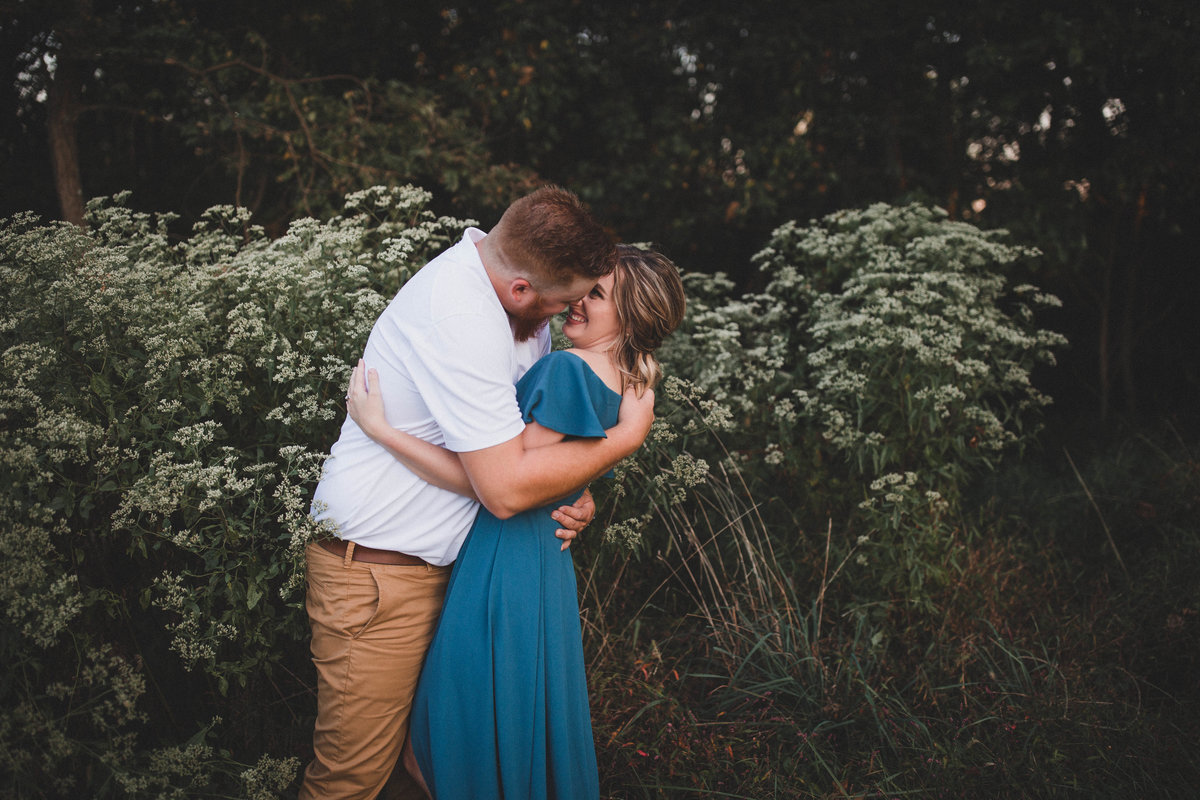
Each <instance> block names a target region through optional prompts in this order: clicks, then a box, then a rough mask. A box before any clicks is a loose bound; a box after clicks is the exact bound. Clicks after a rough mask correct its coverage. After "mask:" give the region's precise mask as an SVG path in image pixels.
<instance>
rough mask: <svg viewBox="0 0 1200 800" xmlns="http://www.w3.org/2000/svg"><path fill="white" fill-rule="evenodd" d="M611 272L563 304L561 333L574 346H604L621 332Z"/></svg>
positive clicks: (612, 342) (606, 346) (601, 347)
mask: <svg viewBox="0 0 1200 800" xmlns="http://www.w3.org/2000/svg"><path fill="white" fill-rule="evenodd" d="M612 289H613V275H612V273H611V272H610V273H609V274H608V275H605V276H604V277H603V278H601V279H600V280H599V282H597V283H596V285H595V286H593V287H592V289H591V291H589V292H588V293H587V294H586V295H584V296H583V298H582V299H580V300H578V301H576V302H574V303H571V304H570V305H569V306H567V318H566V320H565V321H564V322H563V328H562V330H563V335H564V336H566V337H567V338H568V339H570V340H571V344H573V345H574V346H575V347H578V348H581V349H586V350H605V349H607V348H608V347H610V346H612V345H614V344H616V342H617V340H618V339H619V337H620V333H621V323H620V321H619V320H618V319H617V307H616V305H615V304H614V303H613V297H612Z"/></svg>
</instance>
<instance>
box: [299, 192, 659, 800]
mask: <svg viewBox="0 0 1200 800" xmlns="http://www.w3.org/2000/svg"><path fill="white" fill-rule="evenodd" d="M615 259H616V250H615V247H614V246H613V244H612V243H611V241H610V240H609V239H608V237H607V235H606V234H605V233H604V231H603V229H602V228H600V226H599V225H598V224H597V223H596V222H595V220H593V219H592V218H591V216H590V215H589V214H588V213H587V212H586V211H585V210H584V209H583V207H582V205H581V204H580V203H579V201H578V199H577V198H576V197H575V196H574V195H572V194H571V193H569V192H566V191H564V190H562V189H558V188H555V187H547V188H544V189H541V190H538V191H537V192H534V193H533V194H531V195H529V196H527V197H524V198H522V199H520V200H518V201H516V202H515V203H513V204H512V206H510V207H509V208H508V210H506V211H505V213H504V215H503V216H502V217H501V219H500V222H499V223H497V224H496V226H495V227H494V228H493V229H492V231H491V232H490V233H488V234H486V235H485V234H484V233H483V232H482V231H480V230H478V229H475V228H471V229H468V230H467V231H466V233H465V234H464V236H463V238H462V240H461V241H460V242H459V243H458V244H456V245H455V246H453V247H451V248H450V249H449V250H447V251H446V252H444V253H442V254H441V255H439V256H438V257H437V258H435V259H433V260H432V261H431V262H430V263H429V264H428V265H426V266H425V267H424V268H423V269H421V270H420V271H419V272H418V273H417V274H416V275H415V276H414V277H413V278H412V279H411V280H409V281H408V283H406V284H405V286H404V287H403V288H402V289H401V290H400V292H399V293H398V294H397V295H396V297H395V298H394V299H393V300H392V302H391V304H390V305H389V306H388V308H387V309H386V310H385V311H384V312H383V314H382V315H381V316H380V318H379V320H378V321H377V322H376V324H375V327H374V328H373V329H372V331H371V336H370V338H369V339H368V341H367V346H366V351H365V353H364V358H365V360H366V362H367V363H368V364H370V365H371V366H372V367H374V368H376V369H377V370H378V371H379V376H380V380H381V385H382V386H384V387H385V394H384V406H385V410H386V413H387V417H388V422H389V424H391V425H392V426H394V427H396V428H400V429H402V430H406V431H408V432H409V433H413V434H415V435H417V436H420V437H422V438H424V439H426V440H428V441H431V442H434V443H436V444H439V445H443V446H445V447H446V448H448V449H449V450H452V451H455V452H456V453H458V454H459V457H460V458H461V460H462V463H463V466H464V467H465V468H466V471H467V473H468V475H469V477H470V480H471V484H472V487H473V488H474V490H475V494H476V496H477V497H478V498H479V501H480V502H481V503H482V504H483V505H485V506H487V508H488V510H490V511H491V512H492V513H494V514H496V515H497V516H499V517H502V518H503V517H508V516H511V515H512V514H515V513H519V512H520V511H524V510H526V509H529V508H535V507H538V506H541V505H544V504H546V503H549V502H551V501H552V500H554V499H555V498H558V497H563V496H565V495H567V494H569V493H570V492H572V491H573V490H575V489H577V488H578V487H580V486H583V485H585V484H587V483H588V482H589V481H590V480H592V479H593V478H595V477H598V476H600V475H602V474H603V473H605V472H606V471H608V469H609V468H611V466H612V465H613V464H615V463H616V462H617V461H619V460H621V459H622V458H624V457H625V456H627V455H629V454H631V453H632V452H633V451H634V450H636V449H637V447H638V446H639V445H640V443H641V441H642V439H643V438H644V437H645V435H646V432H647V430H648V429H649V426H650V423H651V421H652V419H653V398H652V397H646V398H642V399H641V400H639V399H637V398H635V397H633V395H632V394H628V395H627V396H626V397H625V398H624V400H623V402H622V407H621V419H620V422H619V423H618V424H617V426H616V427H615V428H612V429H611V430H610V431H609V432H608V437H607V438H605V439H596V440H576V441H568V442H562V443H560V444H556V445H553V446H551V447H541V448H537V449H535V450H528V451H527V450H525V449H524V447H523V445H522V443H521V435H520V434H521V431H522V430H523V428H524V423H523V421H522V419H521V414H520V409H519V407H518V405H517V401H516V393H515V389H514V384H515V383H516V381H517V379H518V378H520V376H521V375H522V374H524V372H525V370H527V369H528V368H529V367H530V366H531V365H532V364H533V362H534V361H536V360H537V359H538V358H540V357H541V356H542V355H544V354H545V353H546V352H548V351H549V349H550V338H549V333H548V331H547V326H546V322H547V320H548V319H549V318H550V317H551V316H553V315H554V314H557V313H560V312H561V311H564V310H565V309H566V307H567V305H568V304H569V303H571V302H574V301H575V300H578V299H579V298H581V297H582V296H583V295H584V294H586V293H587V292H588V291H589V290H590V289H591V288H592V287H593V286H594V285H595V283H596V281H597V280H598V278H600V277H602V276H603V275H605V274H607V273H608V272H610V271H611V270H612V269H613V266H614V264H615ZM648 394H649V393H648ZM313 509H314V515H315V516H316V517H317V518H318V519H320V520H328V521H330V522H332V523H333V524H335V525H336V527H337V530H338V534H339V539H338V540H335V541H333V542H322V543H319V544H313V545H310V546H309V549H308V553H307V557H308V576H309V589H308V600H307V608H308V613H309V619H310V622H311V624H312V630H313V639H312V652H313V663H314V664H315V665H316V667H317V724H316V730H315V731H314V734H313V746H314V750H315V753H316V757H315V758H314V760H313V761H312V763H311V764H310V765H309V767H308V769H307V770H306V773H305V778H304V784H303V786H302V788H301V792H300V797H301V798H317V797H320V798H334V797H336V798H364V800H366V799H367V798H373V797H375V796H376V795H377V794H378V793H379V791H380V789H381V788H382V787H383V785H384V783H385V782H386V781H387V779H388V776H389V774H390V773H391V771H392V769H393V767H394V765H395V764H396V761H397V757H398V756H399V754H400V752H401V746H402V744H403V742H404V738H405V735H406V733H407V727H408V712H409V707H410V705H411V701H412V696H413V693H414V691H415V688H416V682H417V678H418V676H419V673H420V669H421V662H422V659H423V658H424V655H425V650H426V649H427V647H428V645H429V641H430V639H431V638H432V636H433V630H434V626H435V624H436V621H437V617H438V613H439V611H440V609H441V602H442V596H443V594H444V591H445V585H446V581H447V579H448V577H449V565H450V564H451V563H452V562H453V561H454V559H455V557H456V556H457V554H458V550H459V547H460V546H461V544H462V541H463V539H464V538H465V537H466V534H467V531H468V530H469V529H470V526H471V523H472V521H473V520H474V517H475V512H476V511H477V509H478V506H477V505H476V504H475V503H474V501H471V500H468V499H467V498H465V497H462V496H460V495H458V494H454V493H453V492H450V491H448V490H446V489H443V488H439V487H438V486H435V485H433V484H431V483H428V482H426V481H425V480H423V479H422V478H421V477H419V476H418V475H416V474H414V473H413V472H411V471H409V470H408V469H407V468H405V467H404V466H403V465H402V464H401V463H400V462H399V461H397V460H395V459H394V458H392V456H391V455H390V454H389V453H388V452H387V451H386V450H385V449H384V448H382V447H380V446H379V445H377V444H376V443H374V442H373V441H371V440H370V439H369V438H368V437H367V436H366V435H365V434H364V433H363V432H362V431H361V430H360V429H359V428H358V426H357V425H356V424H355V423H354V422H353V421H352V420H350V419H347V420H346V422H345V424H344V425H343V426H342V431H341V435H340V437H339V439H338V441H337V443H336V444H335V445H334V446H333V449H332V452H331V457H330V459H329V460H328V461H327V463H326V469H325V472H324V474H323V476H322V478H321V481H320V483H319V484H318V486H317V490H316V493H315V496H314V502H313ZM593 513H594V506H593V505H592V503H591V498H590V496H586V497H585V499H584V500H583V501H581V503H580V504H577V507H575V508H572V507H564V508H560V509H558V511H556V512H555V514H554V516H555V519H557V520H559V522H560V524H562V525H564V526H565V527H567V528H570V529H571V530H570V532H566V533H565V534H563V535H565V536H566V537H567V538H569V537H570V536H573V535H574V533H573V531H575V530H578V529H581V528H582V527H583V525H586V524H587V522H588V521H590V518H591V516H592V514H593Z"/></svg>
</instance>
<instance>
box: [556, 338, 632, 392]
mask: <svg viewBox="0 0 1200 800" xmlns="http://www.w3.org/2000/svg"><path fill="white" fill-rule="evenodd" d="M559 353H562V354H563V355H564V356H566V357H568V358H576V359H579V360H580V361H582V362H583V363H584V364H586V365H587V366H588V367H589V368H590V369H591V371H592V372H594V373H595V374H596V377H597V378H599V379H600V381H601V382H602V383H603V384H604V385H605V386H607V387H608V388H609V389H611V390H612V391H613V392H615V393H616V394H621V373H620V372H618V371H617V368H616V366H615V365H614V364H613V363H612V359H610V358H609V357H608V356H606V355H604V354H603V353H593V352H591V351H588V350H576V349H575V348H570V349H568V350H555V351H554V352H553V353H549V354H548V355H547V356H546V357H549V356H556V355H557V354H559Z"/></svg>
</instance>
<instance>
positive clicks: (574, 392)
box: [517, 350, 621, 437]
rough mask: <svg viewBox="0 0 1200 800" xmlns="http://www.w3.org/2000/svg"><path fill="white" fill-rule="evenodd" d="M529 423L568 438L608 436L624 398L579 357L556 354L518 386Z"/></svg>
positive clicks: (553, 353) (541, 361)
mask: <svg viewBox="0 0 1200 800" xmlns="http://www.w3.org/2000/svg"><path fill="white" fill-rule="evenodd" d="M517 399H518V401H519V402H520V404H521V414H522V416H523V418H524V420H525V422H537V423H538V424H539V425H541V426H542V427H544V428H549V429H550V430H553V431H557V432H558V433H561V434H563V435H564V436H575V437H606V434H605V432H604V431H605V428H607V427H610V426H612V425H615V424H616V421H617V412H618V410H619V408H620V405H621V397H620V395H618V394H617V393H616V392H614V391H613V390H612V389H609V388H608V386H606V385H605V383H604V381H602V380H600V378H599V377H598V376H597V375H596V373H594V372H592V369H591V367H589V366H588V365H587V363H586V362H585V361H584V360H583V359H581V358H579V357H578V356H575V355H572V354H570V353H566V352H563V351H561V350H560V351H556V352H552V353H549V354H547V355H546V356H544V357H542V358H541V359H539V360H538V362H537V363H536V364H534V365H533V367H531V368H530V370H529V371H528V372H527V373H525V375H524V377H522V378H521V380H520V381H519V382H518V383H517Z"/></svg>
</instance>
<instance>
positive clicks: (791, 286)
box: [651, 204, 1065, 599]
mask: <svg viewBox="0 0 1200 800" xmlns="http://www.w3.org/2000/svg"><path fill="white" fill-rule="evenodd" d="M1006 238H1007V235H1006V233H1005V232H1003V231H993V232H985V231H982V230H980V229H978V228H975V227H973V226H971V225H968V224H965V223H961V222H953V221H951V220H949V219H948V218H947V217H946V214H945V213H944V212H942V211H941V210H940V209H936V208H926V207H923V206H917V205H910V206H905V207H893V206H888V205H883V204H880V205H875V206H872V207H870V208H867V209H865V210H859V211H846V212H840V213H837V214H833V215H830V216H828V217H826V218H824V219H822V220H820V221H814V222H812V223H810V224H809V225H808V226H807V227H801V226H798V225H796V224H795V223H788V224H785V225H783V226H781V227H780V228H779V229H777V230H776V231H775V233H774V235H773V236H772V238H771V240H770V241H769V243H768V244H767V246H766V247H765V248H764V249H763V250H762V251H761V252H760V253H758V254H757V256H756V257H755V261H756V263H757V264H758V265H759V267H760V269H761V270H762V271H763V272H764V273H765V275H766V277H767V284H766V288H765V289H764V291H763V292H762V293H761V294H754V295H747V296H744V297H741V298H732V297H730V292H729V289H730V288H731V287H730V286H729V284H728V282H727V281H724V280H723V279H722V278H721V276H715V277H706V276H688V280H689V283H688V288H689V298H688V299H689V304H690V305H689V310H688V318H687V320H686V321H685V324H684V326H683V327H682V328H681V332H680V333H678V334H676V336H675V337H673V339H672V340H671V341H670V342H669V344H668V346H667V347H666V348H665V349H664V351H663V359H664V362H665V365H666V372H667V374H668V375H671V376H673V378H672V379H669V380H668V382H667V383H665V384H664V387H663V391H661V392H660V397H663V398H664V400H665V402H664V403H662V404H661V408H660V414H661V415H663V416H664V419H666V420H670V419H672V418H674V417H679V416H686V417H687V421H686V422H684V423H683V426H682V428H681V430H680V431H679V432H680V433H681V434H683V435H684V436H683V438H681V439H680V440H679V441H674V442H671V443H669V444H666V445H665V446H667V447H672V448H678V447H688V448H691V449H693V450H695V451H697V452H699V453H702V454H704V455H705V456H707V457H709V458H710V459H711V458H726V459H729V460H731V461H734V462H737V463H739V464H741V465H742V471H743V472H745V473H749V474H750V475H752V476H753V477H754V478H755V479H756V482H755V483H754V484H752V485H753V486H756V487H759V488H761V489H764V490H765V491H767V492H769V493H770V496H776V497H785V498H788V499H789V501H790V502H792V503H794V504H797V506H798V507H797V511H798V513H799V516H800V518H801V519H802V520H804V521H805V522H806V523H807V524H809V525H810V526H811V527H813V528H819V527H823V525H822V522H823V520H822V519H821V517H822V516H823V515H824V514H834V515H839V516H840V519H839V522H841V521H843V520H844V521H845V523H846V528H847V529H848V530H851V531H855V535H854V547H857V548H859V552H858V553H857V558H856V561H857V562H858V564H859V566H860V567H864V568H869V569H870V570H871V574H872V575H873V576H874V577H875V579H876V580H877V581H878V582H879V583H880V584H882V585H883V586H884V587H886V588H888V589H893V590H896V591H899V592H900V593H901V594H902V595H903V596H904V597H906V598H908V599H920V598H922V597H924V596H925V592H926V589H925V586H924V584H925V582H926V579H927V578H931V577H933V578H936V577H938V576H944V574H945V568H946V563H947V557H948V556H949V555H952V553H949V552H948V551H947V546H948V544H949V543H950V542H951V541H952V540H953V539H954V538H955V534H956V532H957V528H958V526H957V524H956V523H955V520H956V518H957V517H956V515H957V514H958V512H959V510H960V509H959V502H960V500H961V497H962V493H963V491H964V490H965V489H966V488H967V486H968V484H969V483H970V481H971V480H972V479H973V478H974V477H975V476H976V475H978V473H979V472H980V470H983V469H987V468H989V467H991V466H993V465H994V464H995V463H996V461H997V460H998V459H999V458H1000V457H1001V455H1002V454H1003V453H1004V452H1006V451H1009V450H1013V449H1019V448H1020V447H1021V446H1022V445H1023V444H1025V443H1027V442H1028V441H1029V439H1030V437H1031V436H1032V435H1033V434H1034V433H1036V431H1037V429H1038V414H1037V412H1038V410H1039V409H1040V408H1041V407H1042V406H1044V405H1045V404H1047V403H1048V402H1049V398H1048V397H1046V396H1044V395H1043V394H1041V393H1040V392H1038V390H1037V389H1036V388H1034V387H1033V385H1032V383H1031V382H1030V374H1031V372H1032V370H1033V368H1034V367H1035V366H1036V365H1038V364H1053V363H1054V352H1053V351H1054V349H1055V348H1056V347H1060V346H1062V345H1064V344H1065V339H1064V338H1063V337H1062V336H1060V335H1058V334H1056V333H1053V332H1050V331H1046V330H1041V329H1039V328H1038V327H1037V326H1036V324H1035V321H1034V312H1035V311H1036V310H1038V309H1041V308H1045V307H1050V306H1055V305H1058V300H1057V299H1056V298H1055V297H1053V296H1051V295H1048V294H1045V293H1042V292H1040V291H1038V290H1037V289H1036V288H1035V287H1033V286H1029V285H1018V286H1015V287H1012V288H1008V281H1007V280H1006V278H1005V277H1004V274H1005V272H1006V271H1009V270H1011V269H1012V268H1013V267H1014V265H1017V264H1019V263H1021V262H1023V261H1028V260H1030V259H1033V258H1035V257H1036V256H1037V252H1036V251H1034V250H1031V249H1029V248H1024V247H1019V246H1016V245H1013V244H1009V243H1007V242H1006ZM702 429H703V430H708V431H710V432H713V433H716V434H717V437H718V439H719V440H720V441H719V442H718V443H717V446H714V444H713V441H712V440H711V439H709V440H705V439H696V438H694V437H693V438H687V434H688V433H689V432H691V431H697V430H702ZM721 443H724V446H726V447H728V448H729V451H727V452H726V451H723V450H722V449H721V446H720V444H721ZM651 449H653V446H652V448H651ZM843 544H844V547H845V548H846V549H847V550H849V549H850V547H851V543H850V541H846V542H844V543H843ZM872 565H873V566H872Z"/></svg>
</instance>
